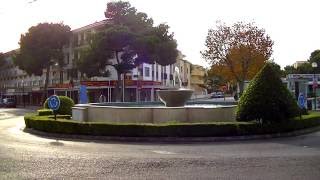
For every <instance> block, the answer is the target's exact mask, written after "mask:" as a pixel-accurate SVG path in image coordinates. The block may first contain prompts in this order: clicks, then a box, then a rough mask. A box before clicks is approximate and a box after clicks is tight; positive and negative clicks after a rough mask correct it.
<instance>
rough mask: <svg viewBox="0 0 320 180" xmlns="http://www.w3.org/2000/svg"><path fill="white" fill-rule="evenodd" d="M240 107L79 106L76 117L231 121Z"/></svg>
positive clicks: (131, 120) (74, 111)
mask: <svg viewBox="0 0 320 180" xmlns="http://www.w3.org/2000/svg"><path fill="white" fill-rule="evenodd" d="M235 109H236V106H225V107H215V108H212V107H210V108H208V107H118V106H96V105H86V106H84V105H80V106H79V105H76V106H75V107H73V108H72V119H73V120H79V121H87V122H118V123H156V124H158V123H165V122H168V121H169V122H189V123H196V122H231V121H235Z"/></svg>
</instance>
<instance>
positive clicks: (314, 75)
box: [311, 62, 318, 110]
mask: <svg viewBox="0 0 320 180" xmlns="http://www.w3.org/2000/svg"><path fill="white" fill-rule="evenodd" d="M311 66H312V67H313V84H312V87H313V93H314V109H315V110H317V92H316V90H317V85H318V84H317V78H316V68H317V67H318V64H317V63H316V62H313V63H312V64H311Z"/></svg>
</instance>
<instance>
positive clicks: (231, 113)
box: [72, 67, 236, 124]
mask: <svg viewBox="0 0 320 180" xmlns="http://www.w3.org/2000/svg"><path fill="white" fill-rule="evenodd" d="M175 73H176V75H177V76H178V80H179V87H175V88H169V89H161V90H158V91H157V93H158V96H159V98H160V100H161V101H162V103H161V102H121V103H119V102H115V103H91V104H77V105H75V106H74V107H73V108H72V119H73V120H77V121H87V122H108V123H153V124H158V123H166V122H172V121H174V122H184V123H199V122H226V121H235V109H236V105H235V104H233V103H229V104H226V102H219V103H220V104H219V103H218V104H217V102H210V101H202V102H201V101H190V102H187V101H188V99H190V97H191V95H192V93H193V90H190V89H184V88H182V82H181V79H180V73H179V68H177V67H176V68H175ZM174 84H176V82H175V78H174ZM163 104H164V105H165V106H164V105H163Z"/></svg>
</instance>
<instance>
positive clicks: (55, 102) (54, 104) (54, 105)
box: [48, 95, 60, 120]
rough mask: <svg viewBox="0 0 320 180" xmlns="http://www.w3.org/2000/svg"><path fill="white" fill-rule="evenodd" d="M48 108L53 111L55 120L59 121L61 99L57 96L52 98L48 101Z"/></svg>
mask: <svg viewBox="0 0 320 180" xmlns="http://www.w3.org/2000/svg"><path fill="white" fill-rule="evenodd" d="M48 107H49V109H52V111H53V114H54V119H55V120H57V113H56V111H57V110H58V109H59V107H60V99H59V97H58V96H56V95H52V96H50V97H49V99H48Z"/></svg>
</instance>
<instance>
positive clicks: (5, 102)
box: [3, 98, 17, 108]
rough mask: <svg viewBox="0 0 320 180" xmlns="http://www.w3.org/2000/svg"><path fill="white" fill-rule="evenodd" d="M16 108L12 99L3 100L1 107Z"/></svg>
mask: <svg viewBox="0 0 320 180" xmlns="http://www.w3.org/2000/svg"><path fill="white" fill-rule="evenodd" d="M16 106H17V104H16V101H15V100H14V99H13V98H4V99H3V107H6V108H15V107H16Z"/></svg>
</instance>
